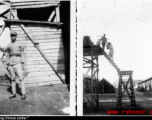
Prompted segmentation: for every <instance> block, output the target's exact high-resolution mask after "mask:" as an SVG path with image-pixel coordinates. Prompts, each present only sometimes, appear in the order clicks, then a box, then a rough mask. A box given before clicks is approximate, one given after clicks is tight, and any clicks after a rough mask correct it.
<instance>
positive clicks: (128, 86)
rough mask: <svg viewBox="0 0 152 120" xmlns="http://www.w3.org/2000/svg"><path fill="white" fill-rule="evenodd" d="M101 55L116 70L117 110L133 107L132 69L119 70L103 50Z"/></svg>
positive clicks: (134, 106)
mask: <svg viewBox="0 0 152 120" xmlns="http://www.w3.org/2000/svg"><path fill="white" fill-rule="evenodd" d="M103 55H104V56H105V58H106V59H107V60H108V61H109V62H110V63H111V65H112V66H113V67H114V68H115V69H116V70H117V72H118V75H119V83H118V91H117V108H118V110H122V109H135V108H136V101H135V92H134V87H133V80H132V73H133V71H120V68H118V66H117V65H116V64H115V63H114V62H113V60H111V59H110V57H109V56H108V55H107V53H106V52H105V51H103ZM124 76H128V79H127V80H126V79H124ZM125 92H126V94H125ZM128 102H129V104H128ZM126 103H127V104H126ZM120 113H121V112H120Z"/></svg>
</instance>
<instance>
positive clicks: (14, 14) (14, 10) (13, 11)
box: [12, 9, 18, 20]
mask: <svg viewBox="0 0 152 120" xmlns="http://www.w3.org/2000/svg"><path fill="white" fill-rule="evenodd" d="M12 15H13V17H14V19H16V20H17V19H18V16H17V10H16V9H12Z"/></svg>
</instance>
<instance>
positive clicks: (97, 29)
mask: <svg viewBox="0 0 152 120" xmlns="http://www.w3.org/2000/svg"><path fill="white" fill-rule="evenodd" d="M77 5H78V6H77V10H78V11H77V26H78V28H77V30H78V39H77V41H79V43H80V44H81V45H80V46H81V47H82V50H81V51H80V52H81V56H82V59H81V61H82V69H83V70H82V71H83V72H81V77H79V78H80V79H81V81H82V82H81V84H82V92H81V93H80V94H81V96H83V97H82V98H81V100H82V101H83V102H82V103H81V104H80V105H81V106H82V109H83V110H82V112H83V113H82V114H83V116H87V115H98V116H115V115H126V116H128V115H151V114H152V83H151V80H152V72H151V71H152V64H151V63H152V62H151V61H152V55H151V51H152V47H151V44H152V1H151V0H81V1H79V0H78V4H77ZM79 62H80V61H79ZM77 71H79V70H77ZM79 74H80V73H79ZM80 114H81V113H80Z"/></svg>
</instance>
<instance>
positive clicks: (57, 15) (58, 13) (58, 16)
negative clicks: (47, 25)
mask: <svg viewBox="0 0 152 120" xmlns="http://www.w3.org/2000/svg"><path fill="white" fill-rule="evenodd" d="M55 11H56V22H60V11H59V6H57V7H56V8H55Z"/></svg>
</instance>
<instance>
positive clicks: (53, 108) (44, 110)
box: [0, 80, 69, 115]
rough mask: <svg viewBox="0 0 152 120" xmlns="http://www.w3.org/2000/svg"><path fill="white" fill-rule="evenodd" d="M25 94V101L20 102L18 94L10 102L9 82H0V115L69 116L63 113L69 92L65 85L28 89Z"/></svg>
mask: <svg viewBox="0 0 152 120" xmlns="http://www.w3.org/2000/svg"><path fill="white" fill-rule="evenodd" d="M18 93H19V90H18ZM26 93H27V94H26V96H27V98H26V100H21V96H20V93H19V94H17V98H14V99H11V100H10V99H8V97H9V96H10V95H11V85H10V82H9V81H7V80H5V81H0V95H1V96H0V115H69V113H65V112H63V109H64V108H67V107H69V91H68V89H67V87H66V86H65V85H63V84H57V85H49V86H39V87H28V88H26Z"/></svg>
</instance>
